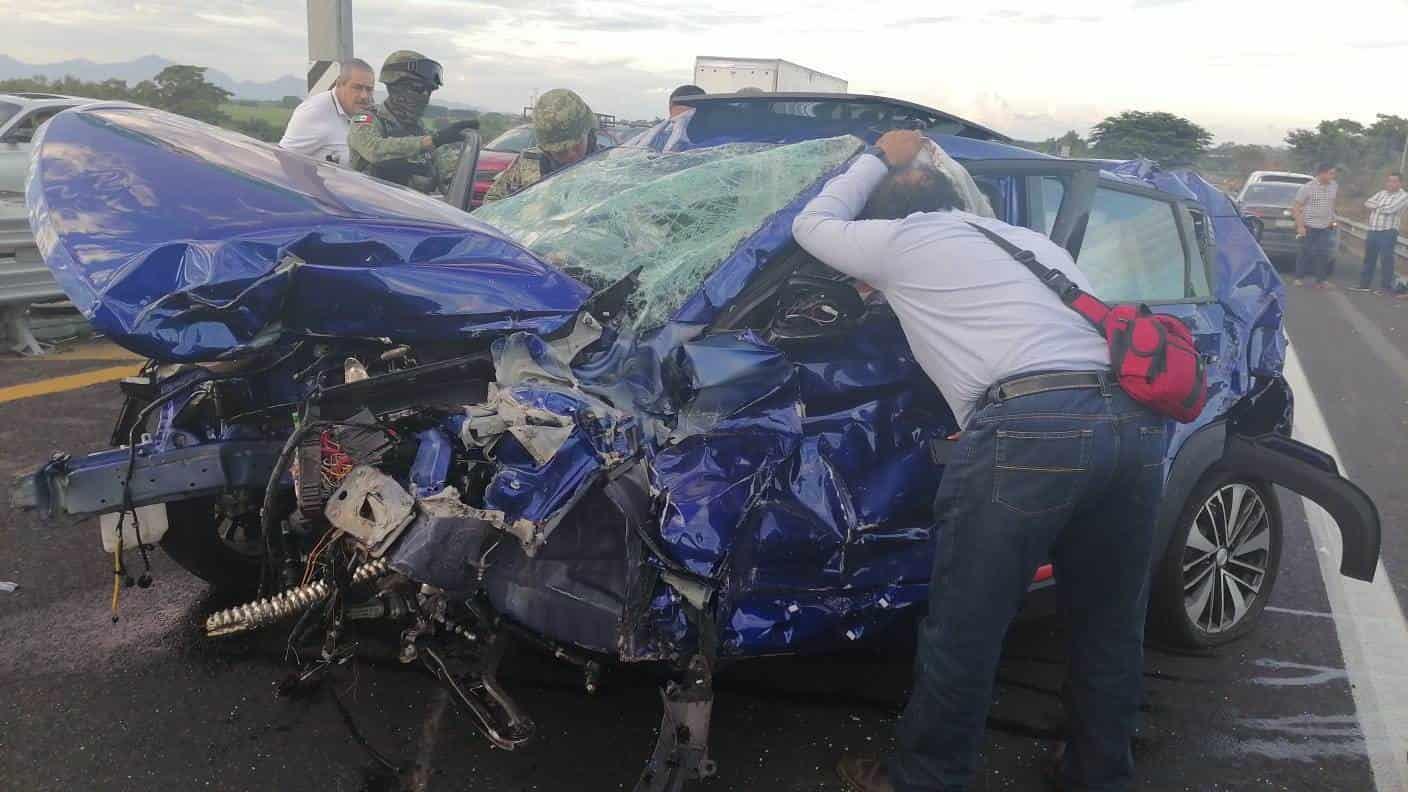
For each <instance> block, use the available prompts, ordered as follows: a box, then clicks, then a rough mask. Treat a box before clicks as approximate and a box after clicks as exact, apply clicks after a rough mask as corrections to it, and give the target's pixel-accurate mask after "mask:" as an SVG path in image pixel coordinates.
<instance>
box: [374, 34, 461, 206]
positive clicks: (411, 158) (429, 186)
mask: <svg viewBox="0 0 1408 792" xmlns="http://www.w3.org/2000/svg"><path fill="white" fill-rule="evenodd" d="M440 74H441V70H440V64H439V63H436V62H435V61H433V60H430V59H429V58H427V57H425V56H424V55H421V54H420V53H419V52H412V51H410V50H398V51H396V52H393V53H391V54H390V55H388V56H387V57H386V61H385V62H384V63H383V64H382V65H381V74H380V80H381V82H383V83H385V84H386V94H387V95H386V101H384V102H382V103H381V104H379V105H377V106H376V107H374V108H372V110H371V111H370V112H366V113H360V114H358V115H355V116H353V117H352V126H351V129H350V130H349V132H348V134H347V145H348V148H350V149H351V150H352V168H353V169H354V170H358V171H361V172H362V173H369V174H371V175H372V176H375V177H377V178H379V179H385V180H387V181H392V182H396V183H397V184H403V185H406V186H407V187H410V188H412V189H415V190H419V191H421V192H424V193H432V192H440V191H442V190H443V189H444V187H445V186H446V185H448V184H449V182H450V179H451V178H452V177H453V176H454V174H455V165H456V163H458V161H459V156H460V149H461V148H463V145H462V143H461V141H462V137H461V134H462V133H463V131H464V130H465V129H476V128H478V126H479V122H478V121H457V122H455V123H453V124H450V125H448V126H445V127H442V128H441V129H440V130H438V131H436V132H435V133H433V134H432V133H431V132H430V131H429V130H427V129H426V128H425V125H424V124H423V123H422V122H421V114H422V113H424V112H425V108H426V105H428V104H429V103H430V94H431V93H432V92H433V91H434V90H435V89H437V88H439V87H440V86H441V80H440Z"/></svg>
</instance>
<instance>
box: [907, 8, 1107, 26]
mask: <svg viewBox="0 0 1408 792" xmlns="http://www.w3.org/2000/svg"><path fill="white" fill-rule="evenodd" d="M1100 20H1101V17H1098V16H1091V15H1073V14H1031V13H1027V12H1025V11H1019V10H1014V9H1000V10H997V11H989V12H987V13H985V14H971V15H966V16H965V15H961V14H947V15H943V16H911V17H902V18H900V19H897V20H895V21H894V22H890V23H888V24H887V25H886V27H890V28H901V29H903V28H909V27H922V26H925V25H963V24H992V23H1000V24H1004V25H1056V24H1063V23H1067V22H1077V23H1087V22H1099V21H1100Z"/></svg>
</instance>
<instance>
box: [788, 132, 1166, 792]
mask: <svg viewBox="0 0 1408 792" xmlns="http://www.w3.org/2000/svg"><path fill="white" fill-rule="evenodd" d="M931 145H932V144H931V143H930V142H929V141H928V140H927V138H925V137H923V136H922V135H920V134H919V133H918V132H912V131H901V130H897V131H892V132H887V133H885V135H884V136H882V137H881V138H880V139H879V141H878V142H877V144H876V145H875V146H874V147H872V149H871V150H870V151H868V152H866V153H864V154H861V155H860V156H858V157H856V159H855V161H854V162H852V164H851V165H850V167H849V168H847V169H846V171H845V173H842V174H841V175H839V176H837V177H835V178H833V179H832V180H831V181H829V182H827V183H826V186H825V187H824V188H823V189H822V191H821V193H820V194H818V195H817V196H816V197H815V198H813V199H812V200H811V202H810V203H808V204H807V205H806V207H805V208H803V209H802V212H801V213H800V214H799V215H797V218H796V220H794V221H793V223H792V234H793V236H794V237H795V238H796V240H797V244H798V245H801V246H802V248H803V249H805V250H806V251H807V252H808V253H811V254H812V255H813V256H815V257H816V258H818V259H820V260H821V261H822V262H824V263H826V264H829V265H830V266H831V267H833V268H834V269H836V270H839V271H840V272H843V273H845V274H847V275H850V276H852V277H854V278H857V279H859V280H863V281H865V282H866V283H868V284H869V285H870V286H872V287H874V288H876V289H878V290H879V291H880V292H881V293H883V294H884V295H885V298H886V300H887V301H888V302H889V305H890V308H891V309H892V310H893V312H894V314H895V316H896V317H897V318H898V319H899V324H900V328H901V329H902V330H903V331H904V335H905V338H906V339H907V340H908V341H909V347H910V349H911V350H912V351H913V353H914V359H915V361H916V362H918V363H919V366H920V368H922V369H923V370H924V373H925V374H927V375H929V378H930V379H931V380H933V382H934V385H935V386H936V387H937V388H938V389H939V392H940V393H942V394H943V396H944V399H945V400H946V401H947V402H948V405H949V407H951V408H952V409H953V414H954V417H955V418H956V419H957V420H958V423H959V425H960V426H962V427H963V432H962V433H961V434H960V435H959V436H958V438H957V443H956V444H955V448H954V450H953V458H952V459H951V460H950V461H949V463H948V464H947V465H946V466H945V469H944V475H943V479H942V481H941V482H940V484H939V489H938V492H937V493H936V497H935V503H934V510H935V528H934V567H933V570H934V571H933V573H932V577H931V583H930V587H929V611H928V615H927V617H926V618H925V620H924V623H923V625H922V626H921V627H920V629H919V642H918V643H919V647H918V657H917V660H916V662H915V682H914V687H913V692H912V693H911V694H910V699H909V702H908V704H907V705H906V706H905V712H904V716H903V717H902V718H901V719H900V722H899V724H898V739H897V741H896V751H895V753H894V755H892V756H891V757H890V761H889V764H888V765H887V764H884V763H880V762H877V761H875V760H873V759H871V758H869V757H857V756H851V757H846V758H845V759H842V761H841V763H840V764H839V766H838V768H837V769H838V771H839V772H840V774H841V777H842V778H844V779H845V780H846V782H847V784H849V785H850V786H851V787H852V789H854V790H856V791H857V792H895V791H896V790H898V792H930V790H949V789H966V788H968V786H969V785H970V784H971V783H972V781H973V776H974V772H975V770H976V759H977V754H978V746H979V744H980V743H981V741H982V737H983V724H984V722H985V721H986V718H987V713H988V706H989V705H990V704H991V703H992V688H993V680H994V678H995V675H996V672H997V665H998V658H999V657H1000V655H1001V650H1002V639H1003V636H1004V635H1005V634H1006V633H1007V627H1008V625H1009V624H1011V622H1012V618H1013V617H1014V616H1015V615H1016V613H1017V609H1018V608H1019V607H1020V605H1021V602H1022V598H1023V597H1024V596H1025V594H1026V590H1027V586H1028V585H1030V583H1031V580H1032V575H1033V574H1034V573H1035V572H1036V569H1037V567H1038V566H1039V565H1040V564H1042V563H1045V562H1046V561H1047V560H1050V561H1051V562H1052V563H1053V564H1054V565H1055V568H1056V579H1057V580H1059V581H1060V584H1061V589H1060V591H1061V596H1062V598H1063V603H1064V605H1065V611H1066V616H1067V621H1068V630H1069V632H1068V635H1069V641H1070V653H1071V657H1070V662H1069V663H1068V665H1067V681H1066V686H1065V689H1066V697H1065V698H1066V702H1065V703H1066V705H1067V708H1068V719H1067V720H1068V735H1067V738H1068V739H1067V748H1066V753H1065V756H1064V764H1063V767H1062V770H1061V781H1062V788H1063V789H1072V790H1075V789H1082V790H1096V789H1098V790H1101V792H1106V791H1107V790H1108V791H1109V792H1114V791H1115V790H1121V791H1123V790H1127V789H1129V788H1130V787H1131V786H1132V785H1133V771H1134V757H1133V754H1132V752H1131V750H1130V744H1131V743H1130V741H1131V738H1132V737H1133V734H1134V724H1135V719H1136V717H1137V713H1138V710H1139V704H1140V701H1141V695H1140V690H1141V684H1142V680H1143V677H1142V674H1143V670H1144V663H1143V639H1144V617H1145V614H1146V609H1147V603H1148V595H1149V569H1150V568H1151V566H1152V560H1153V558H1154V550H1155V547H1154V518H1155V514H1156V511H1157V508H1158V502H1159V495H1160V492H1161V489H1162V486H1163V464H1162V462H1163V456H1164V450H1165V448H1166V445H1165V441H1164V431H1165V429H1164V420H1163V418H1161V417H1160V416H1158V415H1155V414H1154V413H1153V412H1151V411H1150V410H1148V409H1147V408H1145V407H1143V406H1141V405H1139V404H1137V403H1135V402H1134V401H1133V400H1132V399H1130V397H1129V396H1128V395H1127V394H1126V393H1124V391H1122V390H1121V389H1120V388H1119V385H1118V384H1117V383H1115V382H1113V381H1112V380H1111V378H1110V374H1109V368H1110V353H1109V350H1108V348H1107V346H1106V343H1105V340H1104V339H1103V338H1101V337H1100V333H1099V332H1098V331H1097V330H1096V329H1095V328H1094V326H1092V325H1091V324H1090V323H1089V322H1087V321H1086V320H1085V319H1084V318H1082V317H1081V316H1080V315H1079V314H1077V313H1076V312H1075V311H1072V310H1071V309H1070V308H1069V307H1067V306H1066V305H1063V304H1062V303H1061V299H1060V298H1059V297H1057V296H1056V294H1055V293H1054V292H1052V291H1051V290H1050V289H1049V288H1047V286H1046V285H1045V284H1043V283H1042V282H1041V281H1039V280H1037V279H1036V278H1035V277H1033V275H1032V273H1031V272H1030V271H1028V270H1027V269H1026V268H1025V267H1023V266H1022V265H1021V264H1020V263H1018V262H1017V261H1014V260H1013V258H1012V256H1011V255H1009V254H1008V253H1007V252H1005V251H1004V250H1003V248H1001V247H999V246H998V245H997V244H995V243H994V242H993V241H992V240H991V239H990V238H989V237H988V234H989V233H991V234H994V235H996V236H998V237H1001V238H1003V239H1005V240H1006V241H1008V242H1010V243H1011V244H1013V245H1017V246H1019V247H1021V248H1024V249H1026V250H1028V251H1031V253H1032V254H1034V255H1035V257H1036V259H1037V261H1039V262H1041V263H1042V264H1045V265H1046V266H1047V267H1050V268H1052V269H1054V270H1057V271H1059V272H1060V273H1061V274H1062V275H1064V276H1065V277H1066V278H1067V279H1068V280H1069V281H1071V282H1072V283H1074V284H1076V285H1077V286H1079V287H1081V288H1082V289H1089V288H1090V281H1089V279H1088V278H1087V277H1086V275H1085V273H1083V272H1081V271H1080V268H1079V267H1077V266H1076V263H1075V261H1074V260H1072V258H1071V254H1070V253H1069V252H1067V251H1066V250H1065V248H1063V247H1061V246H1060V245H1057V244H1056V243H1055V242H1053V241H1051V239H1049V238H1048V237H1046V236H1045V235H1044V234H1041V233H1039V232H1037V231H1033V230H1030V229H1026V228H1018V227H1016V226H1011V225H1008V224H1006V223H1003V222H1002V221H1000V220H996V219H993V218H989V217H983V216H979V215H976V214H969V213H968V212H967V211H964V208H965V207H967V206H969V205H970V204H969V202H968V201H967V200H965V199H962V198H961V196H960V194H959V192H958V188H957V187H956V185H955V184H954V183H953V182H952V181H951V180H950V179H949V177H947V176H946V175H944V173H942V171H941V170H940V169H937V168H933V167H931V166H928V165H925V164H923V163H920V162H917V161H916V160H917V157H918V155H919V152H920V151H921V150H922V149H924V148H926V147H929V146H931ZM857 218H862V219H857Z"/></svg>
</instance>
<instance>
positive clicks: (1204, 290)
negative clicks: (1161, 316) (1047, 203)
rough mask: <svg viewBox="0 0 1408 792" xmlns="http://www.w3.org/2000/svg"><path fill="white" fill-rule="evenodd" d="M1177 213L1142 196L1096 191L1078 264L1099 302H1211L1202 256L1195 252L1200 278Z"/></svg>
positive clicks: (1166, 204) (1104, 190)
mask: <svg viewBox="0 0 1408 792" xmlns="http://www.w3.org/2000/svg"><path fill="white" fill-rule="evenodd" d="M1176 212H1177V209H1176V207H1175V206H1174V204H1172V203H1169V202H1166V201H1160V200H1156V199H1154V198H1149V197H1146V196H1143V195H1137V194H1134V193H1126V192H1120V191H1117V190H1111V189H1107V188H1100V189H1098V190H1096V191H1095V199H1094V202H1093V203H1092V204H1091V209H1090V220H1089V222H1088V224H1087V225H1086V229H1085V236H1084V239H1083V241H1082V243H1081V247H1080V256H1079V258H1078V259H1077V263H1078V264H1079V266H1080V268H1081V271H1082V272H1084V273H1085V274H1086V275H1087V276H1088V277H1089V278H1090V280H1091V286H1092V288H1093V290H1094V292H1095V295H1096V296H1097V297H1099V298H1100V299H1102V300H1105V301H1106V302H1169V301H1175V300H1184V299H1188V298H1197V297H1207V296H1209V293H1210V289H1209V287H1208V281H1207V273H1206V270H1205V268H1204V267H1203V265H1202V263H1201V261H1202V256H1201V255H1197V251H1196V250H1194V251H1193V254H1194V255H1196V266H1197V268H1198V270H1199V273H1198V274H1197V275H1196V276H1195V275H1194V273H1193V268H1194V265H1195V261H1194V259H1192V258H1190V254H1189V252H1188V250H1187V248H1186V247H1185V236H1184V232H1183V231H1182V230H1181V229H1180V227H1179V224H1178V221H1177V219H1176V218H1177V214H1176ZM1189 236H1191V234H1190V235H1189ZM1193 247H1195V248H1196V244H1194V245H1193Z"/></svg>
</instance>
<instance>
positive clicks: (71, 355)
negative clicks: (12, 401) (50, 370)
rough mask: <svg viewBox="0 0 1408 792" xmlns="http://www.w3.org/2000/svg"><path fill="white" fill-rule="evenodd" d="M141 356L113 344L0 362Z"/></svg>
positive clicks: (61, 360) (131, 358) (58, 361)
mask: <svg viewBox="0 0 1408 792" xmlns="http://www.w3.org/2000/svg"><path fill="white" fill-rule="evenodd" d="M141 359H142V358H141V356H140V355H137V354H136V353H133V352H128V351H127V350H125V349H123V348H122V347H120V346H114V345H111V344H107V345H102V346H95V347H92V348H89V349H84V348H82V347H79V348H77V349H74V350H73V351H72V352H53V353H50V354H48V355H35V356H33V357H24V358H0V362H6V363H9V362H16V363H20V362H22V363H30V362H41V363H45V362H47V363H62V362H64V361H65V360H141Z"/></svg>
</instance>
